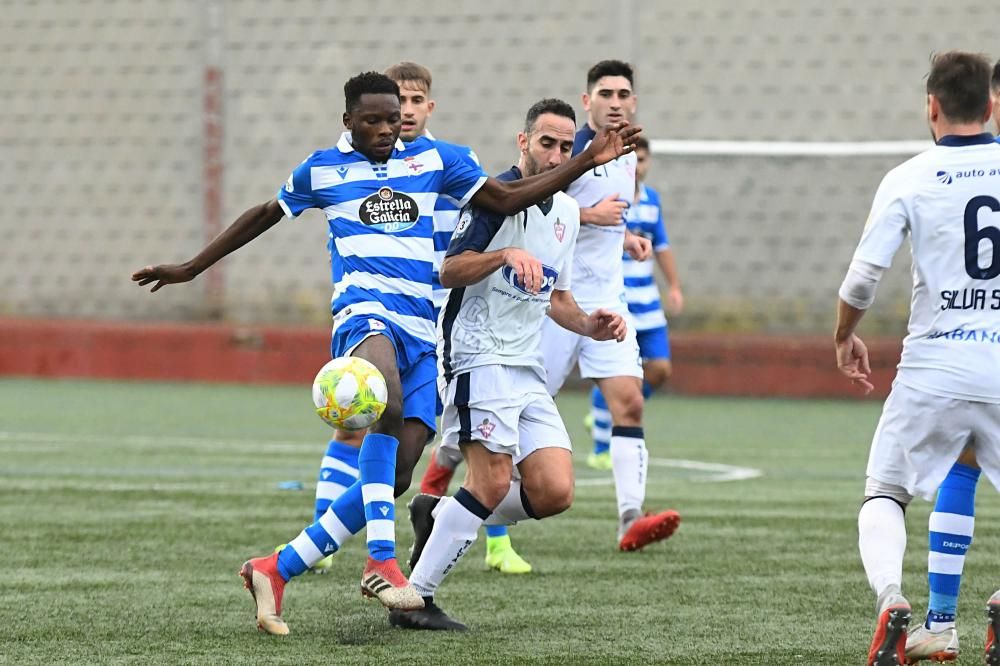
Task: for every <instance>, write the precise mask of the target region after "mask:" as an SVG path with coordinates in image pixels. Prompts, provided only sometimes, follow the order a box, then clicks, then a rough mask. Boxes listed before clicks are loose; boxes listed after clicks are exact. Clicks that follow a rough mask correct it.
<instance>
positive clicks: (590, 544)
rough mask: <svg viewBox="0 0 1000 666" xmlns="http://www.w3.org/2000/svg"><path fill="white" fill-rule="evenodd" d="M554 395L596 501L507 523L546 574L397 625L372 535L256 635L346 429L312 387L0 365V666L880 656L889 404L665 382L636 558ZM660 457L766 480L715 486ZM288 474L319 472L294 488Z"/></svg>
mask: <svg viewBox="0 0 1000 666" xmlns="http://www.w3.org/2000/svg"><path fill="white" fill-rule="evenodd" d="M831 371H832V370H831ZM559 404H560V407H561V409H562V411H563V415H564V417H565V420H566V422H567V425H568V427H569V429H570V434H571V435H572V436H573V438H574V443H575V444H576V447H577V451H578V455H577V461H578V463H577V476H578V479H579V480H581V484H580V485H579V486H578V488H577V497H576V502H575V504H574V506H573V508H572V509H570V511H568V512H567V513H566V514H563V515H561V516H558V517H556V518H553V519H549V520H546V521H544V522H530V523H523V524H521V525H518V526H517V527H515V528H514V529H513V530H512V538H513V540H514V542H515V545H516V547H517V548H518V550H519V551H520V552H521V553H522V554H523V555H524V556H525V557H526V558H527V559H528V560H529V561H530V562H531V563H532V564H534V566H535V567H536V570H537V572H536V573H533V574H531V575H529V576H524V577H506V576H502V575H500V574H497V573H490V572H487V571H485V570H484V568H483V555H484V545H483V540H482V539H480V541H478V542H477V543H476V545H475V546H474V547H473V549H472V550H471V552H470V553H469V554H468V555H467V556H466V558H465V560H464V561H463V562H462V563H461V565H460V566H459V567H458V569H457V570H456V571H455V572H454V573H453V575H451V576H450V577H449V579H448V580H447V581H446V582H445V585H444V586H443V587H442V589H441V591H440V593H439V596H438V600H439V602H440V604H441V605H442V606H443V607H444V608H445V609H446V610H448V611H449V612H451V613H452V614H453V615H455V616H456V617H458V618H460V619H462V620H464V621H465V622H467V623H468V624H469V625H470V627H471V629H472V630H471V631H470V632H468V633H466V634H462V635H455V634H447V635H443V634H439V633H407V632H403V631H400V630H396V629H393V628H392V627H390V626H389V625H388V623H387V621H386V613H385V611H384V610H382V608H381V607H379V606H378V605H377V604H376V603H374V602H368V601H365V600H363V599H362V598H361V596H360V594H359V590H358V585H359V580H360V574H361V568H362V566H363V556H364V543H363V539H356V540H355V541H354V542H352V543H350V544H349V545H348V547H347V548H345V550H344V551H343V552H342V553H341V554H340V555H339V556H338V557H337V561H336V566H335V567H334V569H333V571H332V572H331V573H329V574H327V575H325V576H317V575H311V574H310V575H306V576H303V577H302V578H300V579H298V580H296V581H294V582H292V583H291V584H290V585H289V587H288V591H287V593H286V597H285V612H284V615H285V618H286V619H287V621H288V623H289V625H290V627H291V630H292V634H291V635H290V636H288V637H286V638H283V639H282V638H275V637H270V636H265V635H262V634H258V632H257V630H256V629H255V626H254V621H253V614H252V609H253V604H252V602H251V600H250V597H249V595H248V594H247V593H246V592H245V591H244V590H243V589H242V586H241V581H240V579H239V578H238V576H237V570H238V569H239V566H240V564H241V563H242V562H243V560H244V559H246V558H247V557H249V556H254V555H259V554H263V553H266V552H268V551H269V550H270V549H272V548H273V547H274V546H275V545H276V544H279V543H282V542H284V541H287V540H288V539H290V538H292V537H294V536H295V535H296V534H297V533H298V532H299V530H300V529H301V528H302V527H303V526H304V525H305V524H306V523H307V521H308V520H309V519H310V518H311V514H312V508H311V507H312V492H313V486H312V482H313V479H314V476H315V474H316V470H317V467H318V463H319V460H320V457H321V456H322V453H323V451H324V448H325V441H326V438H327V437H328V436H329V433H330V431H329V430H328V429H327V428H326V426H324V425H323V424H322V423H321V422H320V420H319V419H318V418H317V417H316V416H315V415H314V414H313V413H312V410H311V403H310V396H309V392H308V390H307V389H305V388H291V387H239V386H228V385H227V386H217V385H183V384H145V383H114V382H93V381H71V380H67V381H32V380H12V379H6V380H0V461H2V462H0V544H2V548H0V552H2V554H3V567H2V569H0V571H2V572H3V580H2V581H0V663H16V664H27V663H72V664H94V663H122V664H125V663H128V664H133V663H134V664H153V663H156V664H181V663H185V664H186V663H202V664H229V663H240V664H272V663H273V664H277V663H285V664H400V665H405V666H409V665H410V664H450V663H496V664H509V663H538V664H610V663H622V664H630V663H634V664H648V663H668V664H692V665H693V664H698V665H702V666H703V665H706V664H778V665H781V664H859V663H862V661H863V659H864V654H865V651H866V649H867V645H868V641H869V639H870V635H871V628H872V624H873V619H874V618H873V615H874V611H873V604H874V599H873V597H872V595H871V594H870V592H869V591H868V588H867V585H866V582H865V579H864V575H863V573H862V570H861V564H860V562H859V559H858V555H857V547H856V523H855V516H856V511H857V507H858V502H859V499H860V494H861V489H862V481H863V475H864V467H865V462H866V458H867V449H868V442H869V441H870V438H871V434H872V432H873V430H874V427H875V423H876V421H877V419H878V413H879V406H878V405H875V404H871V403H850V402H806V401H761V400H722V399H690V398H680V397H673V396H667V397H656V398H654V399H653V401H652V402H651V403H650V405H649V408H648V410H647V422H646V433H647V438H648V439H647V441H648V444H649V448H650V455H651V457H652V458H653V462H654V466H652V467H651V468H650V480H649V490H648V496H647V504H648V507H650V508H667V507H674V508H677V509H678V510H680V511H681V513H682V515H683V523H682V525H681V528H680V530H679V531H678V533H677V534H676V535H675V536H674V537H673V538H672V539H670V540H669V541H667V542H664V543H662V544H657V545H654V546H651V547H649V548H647V549H646V550H645V551H643V552H640V553H633V554H624V553H618V552H617V551H616V550H615V547H614V546H615V543H614V536H615V501H614V490H613V487H612V486H611V485H609V484H608V483H606V482H607V481H608V480H609V479H610V473H597V472H594V471H592V470H590V469H588V468H587V467H586V466H585V465H584V464H583V460H584V455H582V454H583V453H585V452H586V450H587V449H588V447H589V446H590V442H589V439H588V437H587V436H586V434H585V432H584V429H583V426H582V424H581V419H582V416H583V413H584V409H585V399H584V396H583V395H582V394H567V395H564V396H562V397H561V398H560V400H559ZM663 459H686V460H696V461H702V462H706V463H721V464H727V465H736V466H740V467H748V468H756V469H759V470H761V471H762V472H763V476H761V477H759V478H755V479H750V480H742V481H729V482H713V481H712V480H711V477H712V475H711V474H706V473H705V472H703V471H699V470H697V469H681V468H678V467H675V466H669V465H670V463H667V464H666V465H664V463H663V462H662V461H663ZM422 468H423V466H422V465H421V470H422ZM291 479H298V480H301V481H303V482H304V484H305V487H306V490H304V491H283V490H279V489H278V487H277V484H278V483H279V482H280V481H284V480H291ZM981 485H982V486H983V490H982V491H981V497H980V498H979V502H978V505H979V507H978V508H979V510H978V515H979V526H978V533H977V535H976V542H975V544H974V545H973V547H972V550H971V554H970V556H969V558H968V561H967V565H966V576H965V582H964V585H963V590H962V601H961V606H960V609H959V625H960V629H961V640H962V647H963V649H964V653H963V656H962V658H961V659H960V661H959V662H958V663H965V664H975V663H981V656H980V654H981V653H980V650H981V648H982V639H983V632H984V626H985V625H984V619H983V614H982V607H983V604H984V602H985V600H986V599H987V598H988V596H989V595H990V594H991V593H992V592H993V590H994V589H995V588H996V587H997V586H1000V576H998V575H997V574H996V572H997V570H998V564H1000V558H998V557H997V551H998V545H1000V540H998V537H997V535H996V530H995V528H994V525H995V524H996V519H997V516H998V514H1000V502H998V499H997V495H996V493H994V492H993V490H992V489H987V488H986V483H985V482H983V483H982V484H981ZM405 499H406V498H404V500H402V501H400V502H399V503H398V507H400V508H399V514H400V518H401V519H400V520H399V521H397V530H398V539H399V548H400V552H401V553H405V552H406V549H408V548H409V545H410V542H411V533H410V529H409V524H408V522H407V520H406V519H405V515H406V511H405V508H403V506H404V502H405ZM929 509H930V506H929V505H928V504H927V503H924V502H920V501H918V502H916V503H915V504H914V505H913V506H912V507H911V509H910V511H909V517H908V526H909V529H910V543H909V550H908V553H907V562H906V571H905V589H906V591H907V593H908V596H909V597H910V600H911V602H913V603H914V606H915V609H914V615H915V617H918V616H919V615H920V613H921V612H922V611H923V609H924V608H925V604H926V550H925V549H926V535H927V515H928V512H929Z"/></svg>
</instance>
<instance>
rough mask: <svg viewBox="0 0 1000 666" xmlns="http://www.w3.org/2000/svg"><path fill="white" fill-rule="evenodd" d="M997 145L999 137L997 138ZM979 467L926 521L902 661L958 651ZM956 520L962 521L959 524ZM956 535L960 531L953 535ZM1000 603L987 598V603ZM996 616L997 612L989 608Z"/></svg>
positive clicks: (996, 114) (965, 471)
mask: <svg viewBox="0 0 1000 666" xmlns="http://www.w3.org/2000/svg"><path fill="white" fill-rule="evenodd" d="M990 95H991V97H992V100H993V124H994V127H995V129H996V132H997V133H998V134H1000V61H998V62H997V63H996V64H994V65H993V77H992V79H991V81H990ZM996 140H997V141H998V142H1000V137H997V139H996ZM979 476H980V469H979V465H978V463H977V462H976V454H975V451H974V450H973V449H970V448H966V450H965V451H963V452H962V455H961V456H960V457H959V459H958V462H956V463H955V464H954V465H953V466H952V468H951V470H950V471H949V472H948V476H946V477H945V479H944V481H942V482H941V487H940V488H939V489H938V494H937V499H936V500H935V502H934V509H933V511H932V512H931V514H930V517H929V520H928V523H929V524H928V539H927V542H928V552H927V587H928V599H927V614H926V615H925V619H924V622H923V624H920V625H918V626H917V628H916V629H915V630H912V631H910V632H909V634H908V635H907V638H906V658H907V659H908V660H910V661H912V662H916V661H919V660H924V659H929V660H934V661H950V660H952V659H955V658H957V656H958V653H959V645H958V629H957V628H956V626H955V619H956V616H957V611H958V597H959V591H960V589H961V583H962V569H963V566H964V563H965V558H966V557H967V556H968V554H969V549H970V547H971V545H972V533H973V527H974V523H975V508H976V487H977V485H978V482H979ZM956 516H961V517H963V520H962V522H961V524H960V525H959V524H958V523H956V521H955V517H956ZM956 532H958V533H957V534H956ZM998 604H1000V600H991V602H990V605H991V606H995V605H998ZM991 612H993V613H994V614H996V613H998V612H1000V609H992V610H991Z"/></svg>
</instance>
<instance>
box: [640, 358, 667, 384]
mask: <svg viewBox="0 0 1000 666" xmlns="http://www.w3.org/2000/svg"><path fill="white" fill-rule="evenodd" d="M643 373H644V375H645V379H646V383H647V384H649V385H650V386H652V387H653V388H660V387H662V386H663V385H664V384H666V383H667V380H668V379H670V375H672V374H673V364H672V363H671V362H670V361H668V360H667V359H657V360H655V361H646V365H645V366H643Z"/></svg>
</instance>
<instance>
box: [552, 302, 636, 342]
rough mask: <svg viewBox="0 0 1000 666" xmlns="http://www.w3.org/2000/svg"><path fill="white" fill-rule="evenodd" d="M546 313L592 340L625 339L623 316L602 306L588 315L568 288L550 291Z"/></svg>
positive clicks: (625, 326) (570, 329)
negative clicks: (550, 295)
mask: <svg viewBox="0 0 1000 666" xmlns="http://www.w3.org/2000/svg"><path fill="white" fill-rule="evenodd" d="M548 313H549V317H551V318H552V321H554V322H555V323H557V324H559V325H560V326H562V327H563V328H565V329H566V330H568V331H573V332H574V333H576V334H578V335H585V336H587V337H588V338H593V339H594V340H617V341H618V342H621V341H622V340H624V339H625V333H626V331H627V325H626V324H625V318H624V317H622V316H621V315H620V314H618V313H617V312H611V311H610V310H605V309H604V308H598V309H597V310H594V311H593V312H591V313H590V314H589V315H588V314H587V313H586V312H584V311H583V310H581V309H580V306H579V305H577V302H576V299H575V298H573V294H572V292H570V291H569V290H566V289H554V290H553V291H552V297H551V300H550V301H549V311H548Z"/></svg>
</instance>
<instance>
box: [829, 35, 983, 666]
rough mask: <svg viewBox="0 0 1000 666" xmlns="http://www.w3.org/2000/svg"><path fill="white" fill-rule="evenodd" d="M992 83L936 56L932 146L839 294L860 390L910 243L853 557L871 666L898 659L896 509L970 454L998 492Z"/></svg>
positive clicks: (901, 635)
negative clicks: (907, 289)
mask: <svg viewBox="0 0 1000 666" xmlns="http://www.w3.org/2000/svg"><path fill="white" fill-rule="evenodd" d="M989 79H990V65H989V63H988V62H987V61H986V60H985V58H983V57H982V56H979V55H974V54H969V53H961V52H948V53H943V54H939V55H937V56H935V58H934V59H933V61H932V64H931V71H930V74H929V75H928V77H927V117H928V121H929V124H930V127H931V132H932V135H933V136H934V139H935V141H936V143H937V145H936V146H935V147H933V148H931V149H930V150H927V151H925V152H923V153H921V154H920V155H917V156H916V157H914V158H912V159H910V160H908V161H907V162H904V163H903V164H901V165H900V166H898V167H896V168H895V169H893V170H892V171H890V172H889V173H888V174H887V175H886V176H885V178H884V179H883V180H882V183H881V184H880V185H879V188H878V191H877V192H876V194H875V198H874V201H873V203H872V209H871V213H870V215H869V218H868V222H867V224H866V226H865V230H864V232H863V234H862V236H861V241H860V243H859V244H858V248H857V250H856V251H855V253H854V257H853V259H852V261H851V265H850V268H849V269H848V273H847V276H846V278H845V279H844V283H843V285H842V286H841V288H840V292H839V293H840V303H839V305H838V313H837V329H836V333H835V342H836V352H837V363H838V366H839V368H840V371H841V372H842V373H843V374H844V375H845V376H846V377H848V378H849V379H850V380H851V381H853V382H854V383H855V384H857V385H859V386H860V387H862V388H863V390H864V391H865V392H868V391H871V389H872V385H871V382H870V380H869V375H870V372H871V370H870V365H869V361H868V351H867V349H866V347H865V345H864V343H863V342H862V341H861V339H860V338H859V337H858V336H857V335H856V333H855V331H856V329H857V327H858V324H859V322H860V321H861V318H862V317H863V315H864V313H865V311H866V310H867V309H868V308H869V307H870V306H871V304H872V302H873V300H874V296H875V289H876V287H877V285H878V282H879V279H880V278H881V276H882V273H883V272H884V271H885V269H886V268H888V267H889V266H890V265H891V263H892V259H893V257H894V255H895V254H896V252H897V251H898V250H899V248H900V246H901V245H902V243H903V241H904V240H905V238H906V237H907V236H909V237H910V246H911V250H912V255H913V296H912V301H911V311H910V322H909V328H908V334H907V336H906V338H905V339H904V340H903V354H902V357H901V359H900V362H899V366H898V371H897V374H896V379H895V381H894V382H893V386H892V390H891V392H890V394H889V397H888V398H887V399H886V402H885V406H884V408H883V411H882V417H881V419H880V420H879V424H878V428H877V429H876V431H875V435H874V438H873V440H872V446H871V453H870V456H869V460H868V469H867V477H868V478H867V481H866V483H865V501H864V504H863V505H862V507H861V510H860V511H859V514H858V532H859V539H858V542H859V549H860V552H861V560H862V562H863V563H864V568H865V572H866V574H867V576H868V581H869V583H870V584H871V587H872V589H873V590H874V591H875V593H876V595H877V602H876V603H877V606H876V607H877V613H878V621H877V625H876V630H875V634H874V637H873V638H872V643H871V647H870V650H869V654H868V661H867V663H868V664H869V666H871V665H875V666H884V665H886V664H903V663H906V656H905V646H906V638H907V629H908V625H909V620H910V615H911V609H910V604H909V602H907V601H906V599H905V598H904V597H903V595H902V591H901V586H902V567H903V554H904V551H905V549H906V525H905V522H904V510H905V508H906V506H907V505H908V504H909V502H910V501H911V500H912V499H913V496H914V495H921V496H923V497H925V498H928V499H929V498H930V497H932V496H933V493H934V492H935V491H936V490H937V489H938V487H939V486H940V485H941V482H942V481H943V480H944V479H945V477H946V475H947V474H948V471H949V470H950V469H951V468H952V465H953V464H954V463H955V462H956V461H957V460H958V458H959V456H960V455H961V453H962V451H963V450H964V449H965V448H966V447H970V448H971V449H972V450H974V451H975V454H976V457H977V458H978V461H979V464H980V465H981V466H982V468H983V471H984V473H985V474H986V476H987V477H988V478H989V479H990V481H992V482H993V484H994V485H995V486H997V487H1000V228H998V227H1000V169H998V168H997V167H996V165H997V164H998V163H1000V145H998V144H997V143H995V142H994V140H993V135H992V134H990V133H988V132H983V123H985V122H987V121H988V120H989V118H990V112H991V104H990V95H989ZM969 522H971V519H970V518H968V517H966V516H961V515H956V514H949V516H948V517H947V519H946V520H944V521H943V524H942V526H943V527H946V529H947V531H954V533H955V534H964V533H965V530H966V528H967V526H968V523H969ZM944 523H948V524H947V525H946V526H945V525H944ZM997 622H1000V617H997V616H994V618H993V620H992V624H991V631H990V634H989V638H988V643H990V645H988V646H987V651H988V654H987V663H1000V654H997V650H996V646H995V645H992V642H993V640H992V637H993V633H992V632H993V629H994V628H995V625H996V623H997ZM990 653H992V654H990ZM952 658H953V657H952Z"/></svg>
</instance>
